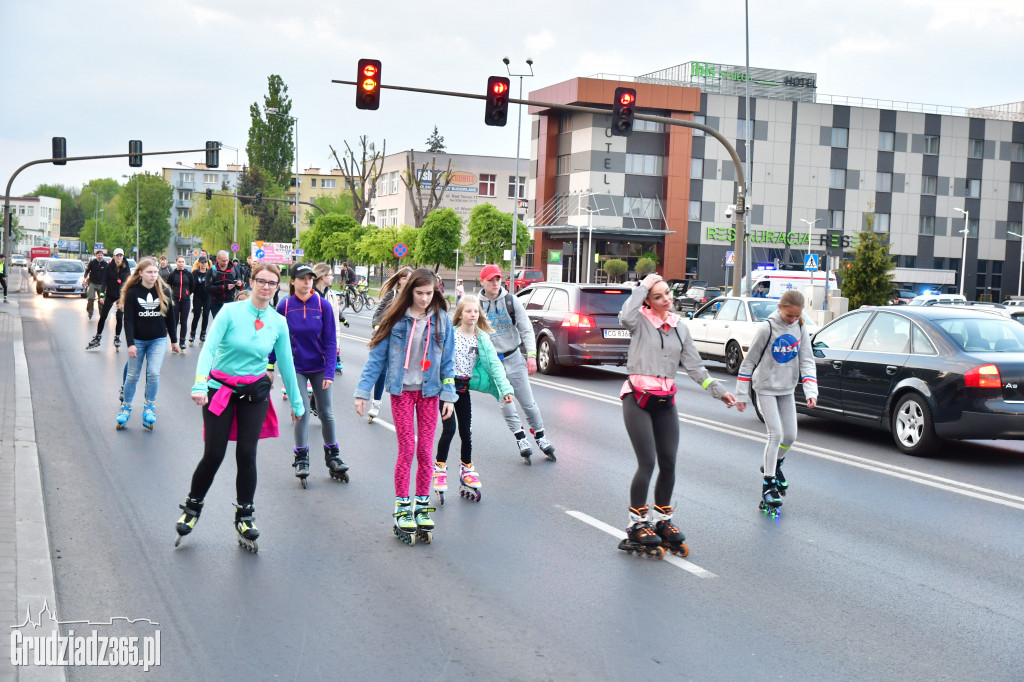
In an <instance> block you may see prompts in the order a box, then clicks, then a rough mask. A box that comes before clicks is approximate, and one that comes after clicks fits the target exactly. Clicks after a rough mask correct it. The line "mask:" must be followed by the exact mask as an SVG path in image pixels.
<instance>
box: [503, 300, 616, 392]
mask: <svg viewBox="0 0 1024 682" xmlns="http://www.w3.org/2000/svg"><path fill="white" fill-rule="evenodd" d="M630 293H632V288H631V287H627V286H623V285H619V284H615V285H604V284H569V283H564V282H542V283H540V284H533V285H531V286H528V287H527V288H525V289H523V290H522V291H520V292H518V293H517V294H516V296H517V297H518V298H519V301H520V302H521V303H522V304H523V307H524V308H525V309H526V314H527V315H528V316H529V318H530V322H531V323H532V324H533V330H534V336H535V338H536V340H537V368H538V369H539V370H540V371H541V372H542V373H544V374H557V373H558V372H559V371H561V369H562V368H563V367H567V366H576V365H625V364H626V355H627V353H628V352H629V338H630V334H629V330H628V329H626V328H625V327H623V326H622V325H621V324H619V310H621V309H622V304H623V303H625V302H626V299H628V298H629V295H630Z"/></svg>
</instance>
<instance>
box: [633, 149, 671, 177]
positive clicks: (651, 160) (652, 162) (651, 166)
mask: <svg viewBox="0 0 1024 682" xmlns="http://www.w3.org/2000/svg"><path fill="white" fill-rule="evenodd" d="M661 162H662V157H660V156H657V155H655V154H626V172H627V173H630V174H633V175H661Z"/></svg>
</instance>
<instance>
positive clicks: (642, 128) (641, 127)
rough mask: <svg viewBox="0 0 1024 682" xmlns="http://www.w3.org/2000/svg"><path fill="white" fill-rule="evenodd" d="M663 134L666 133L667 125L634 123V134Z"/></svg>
mask: <svg viewBox="0 0 1024 682" xmlns="http://www.w3.org/2000/svg"><path fill="white" fill-rule="evenodd" d="M637 131H639V132H643V133H661V132H664V131H665V124H664V123H658V122H657V121H633V132H634V133H635V132H637Z"/></svg>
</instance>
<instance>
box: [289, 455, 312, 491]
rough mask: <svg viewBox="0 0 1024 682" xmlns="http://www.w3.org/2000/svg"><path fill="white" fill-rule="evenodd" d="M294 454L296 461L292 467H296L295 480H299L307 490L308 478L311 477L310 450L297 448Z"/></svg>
mask: <svg viewBox="0 0 1024 682" xmlns="http://www.w3.org/2000/svg"><path fill="white" fill-rule="evenodd" d="M293 454H294V455H295V461H294V462H292V466H293V467H295V478H297V479H299V482H300V483H302V487H303V488H305V487H306V478H307V477H308V476H309V448H308V447H302V448H295V449H294V450H293Z"/></svg>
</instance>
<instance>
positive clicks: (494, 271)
mask: <svg viewBox="0 0 1024 682" xmlns="http://www.w3.org/2000/svg"><path fill="white" fill-rule="evenodd" d="M493 277H501V269H500V268H499V267H498V266H497V265H485V266H484V267H483V269H482V270H480V281H481V282H485V281H487V280H489V279H491V278H493Z"/></svg>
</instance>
